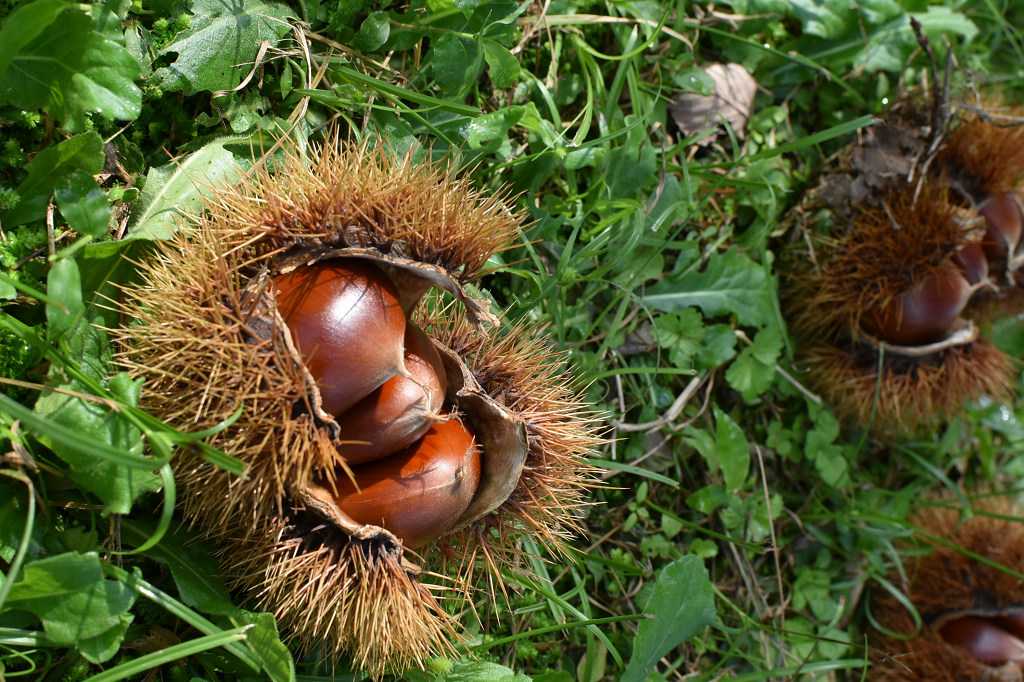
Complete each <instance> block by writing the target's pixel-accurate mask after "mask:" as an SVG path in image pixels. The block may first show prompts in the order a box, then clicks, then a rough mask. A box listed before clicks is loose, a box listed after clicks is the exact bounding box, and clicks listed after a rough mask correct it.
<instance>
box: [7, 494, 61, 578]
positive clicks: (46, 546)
mask: <svg viewBox="0 0 1024 682" xmlns="http://www.w3.org/2000/svg"><path fill="white" fill-rule="evenodd" d="M27 514H28V488H27V487H26V486H25V485H24V484H23V483H21V482H19V481H15V480H14V479H13V478H9V477H7V476H0V559H3V560H4V561H6V562H8V563H10V561H11V559H13V558H14V553H15V552H17V551H18V546H19V545H21V541H22V539H23V538H22V535H23V533H24V532H25V518H26V516H27ZM62 551H63V549H62V547H61V544H60V542H58V541H57V538H56V537H55V536H54V535H53V533H52V529H51V527H50V522H49V520H48V519H47V517H46V515H45V514H40V513H37V514H36V515H35V519H34V521H33V524H32V535H31V536H30V537H29V545H28V550H27V554H26V556H27V557H28V558H29V559H40V558H42V557H45V556H47V555H50V554H60V553H61V552H62Z"/></svg>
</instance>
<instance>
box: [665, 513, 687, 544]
mask: <svg viewBox="0 0 1024 682" xmlns="http://www.w3.org/2000/svg"><path fill="white" fill-rule="evenodd" d="M682 529H683V524H682V522H680V521H678V520H676V519H674V518H672V517H671V516H668V515H666V514H662V515H661V532H662V533H664V534H665V537H667V538H668V539H669V540H671V539H672V538H674V537H675V536H676V535H678V534H679V531H681V530H682Z"/></svg>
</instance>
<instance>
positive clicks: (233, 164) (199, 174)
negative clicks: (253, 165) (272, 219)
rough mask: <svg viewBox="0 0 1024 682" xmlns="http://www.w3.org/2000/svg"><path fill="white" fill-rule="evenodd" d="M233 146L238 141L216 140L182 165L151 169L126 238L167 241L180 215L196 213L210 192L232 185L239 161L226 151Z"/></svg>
mask: <svg viewBox="0 0 1024 682" xmlns="http://www.w3.org/2000/svg"><path fill="white" fill-rule="evenodd" d="M232 142H237V140H236V139H234V138H226V139H223V140H217V141H216V142H211V143H210V144H208V145H206V146H205V147H203V148H202V149H200V150H199V151H197V152H194V153H193V154H192V155H191V156H189V157H188V158H186V159H184V160H182V161H175V162H172V163H169V164H167V165H165V166H158V167H153V168H150V169H149V173H148V174H147V175H146V186H145V187H144V188H143V190H142V194H141V195H140V196H139V200H138V201H136V202H135V206H134V207H133V208H132V215H131V218H130V219H129V222H128V232H127V234H128V236H129V237H132V238H135V239H169V238H170V237H171V235H173V234H174V232H175V230H177V226H178V224H179V222H180V220H181V216H182V215H183V214H187V213H195V212H197V211H198V210H199V208H200V207H201V206H202V203H203V197H204V196H206V195H207V194H208V193H209V191H210V188H215V187H217V186H218V185H225V184H229V183H232V182H235V181H236V180H237V179H238V178H239V177H240V170H241V167H242V159H240V158H239V157H237V156H235V155H234V154H232V153H231V152H230V151H228V150H227V149H226V148H225V145H226V144H230V143H232Z"/></svg>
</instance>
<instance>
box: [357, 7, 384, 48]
mask: <svg viewBox="0 0 1024 682" xmlns="http://www.w3.org/2000/svg"><path fill="white" fill-rule="evenodd" d="M390 35H391V24H390V22H389V21H388V13H387V12H370V14H369V15H368V16H367V17H366V18H365V19H363V24H362V25H361V26H360V27H359V32H358V33H356V36H355V37H354V38H353V39H352V47H354V48H355V49H357V50H359V51H360V52H376V51H377V50H378V49H380V47H381V45H383V44H384V43H386V42H387V41H388V36H390Z"/></svg>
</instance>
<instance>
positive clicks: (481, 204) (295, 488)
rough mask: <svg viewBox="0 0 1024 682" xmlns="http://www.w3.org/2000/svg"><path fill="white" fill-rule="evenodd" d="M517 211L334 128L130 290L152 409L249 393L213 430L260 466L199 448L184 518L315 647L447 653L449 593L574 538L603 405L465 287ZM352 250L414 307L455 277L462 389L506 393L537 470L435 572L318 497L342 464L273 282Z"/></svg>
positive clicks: (177, 246)
mask: <svg viewBox="0 0 1024 682" xmlns="http://www.w3.org/2000/svg"><path fill="white" fill-rule="evenodd" d="M519 218H520V216H519V215H517V214H515V213H513V212H510V211H508V210H507V209H506V208H505V207H504V206H503V204H502V203H501V201H500V200H499V199H496V198H489V197H485V196H483V195H481V194H479V193H477V192H476V191H474V190H472V188H471V187H470V186H469V185H468V183H466V182H465V181H461V180H456V179H454V178H452V177H451V176H450V175H448V174H447V173H445V172H444V171H443V169H442V168H441V167H440V166H438V165H427V166H421V165H417V164H415V163H413V161H412V158H411V157H406V158H404V159H402V160H398V161H395V160H394V159H392V158H391V157H390V156H388V154H387V153H386V152H384V151H383V150H381V149H378V148H371V147H370V146H368V145H362V146H360V147H345V146H343V145H341V144H340V143H338V141H337V140H332V141H330V143H329V144H327V145H326V146H325V147H324V148H322V149H320V150H319V151H317V152H316V153H315V154H314V155H313V158H312V159H311V160H307V159H304V158H303V157H301V156H300V155H298V154H297V153H294V152H289V153H288V155H287V156H286V158H285V159H284V161H280V162H278V164H277V166H276V168H275V173H274V174H270V173H269V172H267V171H266V170H261V171H259V172H258V173H257V175H256V177H255V179H254V180H253V181H251V182H248V183H245V184H242V185H240V186H238V187H236V188H233V189H229V190H224V191H221V192H219V193H217V194H216V195H215V196H214V197H213V198H212V199H211V200H209V201H208V203H207V206H206V211H205V213H204V214H203V215H202V216H200V217H198V218H195V219H194V220H193V221H192V223H191V224H188V225H182V227H181V229H180V230H179V231H178V233H177V234H176V235H175V237H174V238H173V239H172V240H171V241H169V242H166V243H162V244H159V245H158V246H157V249H156V251H157V255H156V257H155V258H153V259H151V260H148V261H146V262H144V263H142V264H140V271H141V276H142V283H141V284H140V285H138V286H134V285H133V286H131V287H129V288H127V289H126V291H125V301H124V303H122V304H121V311H122V312H123V313H124V314H125V316H126V317H127V318H130V319H132V320H133V323H132V324H131V325H130V326H129V327H127V328H125V329H122V330H120V332H119V345H120V351H119V355H118V358H119V361H120V362H121V364H122V366H123V367H125V368H126V369H127V370H129V371H130V372H131V373H132V374H133V375H135V376H142V377H145V378H146V379H147V384H146V386H147V391H146V392H145V393H144V395H143V404H144V406H145V407H146V408H147V409H148V410H149V411H150V412H151V413H153V414H154V415H156V416H157V417H159V418H160V419H162V420H164V421H166V422H168V423H169V424H172V425H174V426H175V427H177V428H179V429H181V430H183V431H199V430H206V429H210V428H212V427H216V426H218V425H219V424H221V423H222V422H224V421H225V420H226V419H228V418H229V417H230V416H231V415H232V414H233V413H234V412H235V411H236V409H238V408H239V407H241V408H242V410H241V416H240V417H239V418H238V420H237V421H235V422H234V423H233V424H231V425H230V426H228V427H227V428H225V429H223V430H221V431H220V432H218V433H217V434H215V435H213V436H211V437H210V439H209V440H208V442H209V444H210V445H212V446H214V447H217V448H220V449H222V450H224V451H225V452H226V453H228V454H230V455H232V456H235V457H238V458H239V459H241V460H242V461H243V462H245V464H246V466H247V472H246V475H245V476H243V477H238V478H236V477H233V476H231V475H230V474H228V473H226V472H224V471H222V470H220V469H218V468H217V467H215V466H213V465H211V464H209V463H207V462H206V461H204V460H203V459H202V457H201V454H200V453H199V452H197V451H193V450H187V451H184V452H182V453H181V454H180V456H179V458H178V460H177V470H176V474H177V479H178V482H179V486H180V490H181V495H180V499H181V501H182V506H183V507H184V510H185V516H186V519H187V520H188V521H189V522H190V523H192V524H193V525H195V526H197V527H199V528H200V529H201V530H202V531H203V532H204V533H206V534H207V535H208V536H209V537H211V538H213V539H214V540H215V541H217V542H218V543H220V545H221V547H222V554H221V556H222V560H221V563H222V566H223V568H224V571H225V574H226V576H227V577H228V578H229V579H230V581H231V583H232V585H233V586H234V587H235V588H238V589H240V590H242V591H244V593H245V594H246V595H247V596H248V597H249V598H251V599H253V600H254V601H255V602H257V603H258V604H260V605H261V606H262V607H264V608H267V609H268V610H271V611H273V612H275V613H276V614H277V615H278V617H279V619H280V620H281V622H282V624H283V625H284V626H285V628H286V629H289V630H290V635H291V636H292V637H293V638H296V639H298V640H300V641H301V642H302V645H303V647H304V648H305V649H307V650H309V649H312V648H316V649H317V650H319V651H320V652H321V653H322V654H323V655H324V656H325V657H327V658H329V659H331V660H333V661H335V662H337V661H338V659H339V657H341V656H342V655H347V656H351V658H352V660H353V661H354V662H355V663H356V664H357V665H358V666H360V667H362V668H364V669H366V670H368V671H370V672H371V673H373V674H374V675H380V674H382V673H383V672H385V671H387V670H391V669H396V668H402V667H405V666H408V665H422V664H423V663H424V661H425V660H426V658H427V657H429V656H433V655H440V654H445V653H450V652H451V644H450V640H449V636H451V635H453V633H454V629H455V625H456V624H455V622H454V621H453V620H452V618H451V617H450V616H448V615H447V613H448V611H447V609H446V608H445V606H444V604H443V602H442V600H440V596H441V595H449V594H450V595H453V596H458V597H465V596H466V595H467V594H468V592H469V591H470V589H471V587H470V585H471V583H473V582H474V580H475V576H477V575H478V574H479V571H480V570H481V569H483V570H486V571H488V572H489V575H491V576H492V577H493V576H500V574H501V572H502V570H504V568H506V565H505V564H504V563H502V562H505V561H512V563H511V564H510V565H509V566H510V567H514V565H515V560H516V559H517V558H518V555H519V550H518V549H517V545H516V544H515V541H514V535H519V534H521V533H530V534H533V535H534V536H535V537H536V538H537V540H538V541H543V542H548V544H549V545H550V543H551V542H554V543H555V545H556V546H560V544H559V541H561V540H563V539H564V538H566V537H567V536H568V533H569V532H570V531H571V530H572V529H573V528H575V524H576V521H575V520H574V519H575V517H574V514H575V512H576V511H577V510H578V508H579V506H580V505H581V504H583V495H584V491H585V488H586V486H587V485H588V483H589V481H590V475H591V473H592V470H591V469H590V468H589V467H588V466H587V465H586V464H585V460H584V457H585V455H586V452H587V451H588V450H589V449H590V448H592V447H593V446H595V445H596V444H597V442H598V437H597V436H596V431H595V429H596V421H597V420H596V418H595V417H594V416H593V415H591V414H590V413H589V411H588V410H587V409H586V408H585V407H584V406H583V404H582V403H581V402H580V401H579V399H578V398H577V397H576V396H575V395H574V394H573V393H572V391H571V390H569V389H568V388H567V384H566V377H565V374H564V367H563V364H564V363H563V362H561V358H559V357H558V356H557V354H555V353H552V352H551V351H549V350H548V349H547V348H546V346H545V345H544V343H543V342H542V341H541V340H529V339H526V340H520V339H518V337H519V336H521V335H524V334H525V332H526V329H525V327H515V328H513V329H512V330H506V333H499V332H498V331H497V330H494V331H492V332H490V333H489V334H488V333H485V332H484V331H483V329H482V327H481V325H480V324H479V321H478V320H479V319H480V318H482V317H483V316H482V315H480V314H479V313H480V312H481V311H484V312H486V311H485V309H483V308H480V307H478V306H476V304H475V303H474V302H473V301H470V300H469V299H468V298H467V297H466V296H465V293H464V291H463V289H462V284H463V283H464V282H467V281H469V280H470V279H472V278H473V277H476V276H478V275H479V274H480V273H481V269H482V268H483V266H484V264H485V262H486V261H487V259H488V258H489V256H490V255H491V254H492V253H493V252H494V251H495V250H498V249H501V248H504V246H505V245H506V244H507V243H508V242H509V240H510V239H511V238H512V237H513V236H514V235H515V234H517V231H518V225H519ZM338 256H347V257H360V258H369V259H371V260H373V261H374V262H376V263H378V264H380V265H381V266H382V267H384V268H385V269H386V270H387V271H388V272H389V274H391V275H392V276H393V277H394V276H398V277H400V278H404V279H403V281H402V282H401V283H397V284H398V286H399V289H400V290H402V289H412V290H413V292H414V295H413V296H411V297H410V298H409V302H411V304H413V305H414V303H415V301H416V300H417V299H418V297H419V293H421V291H422V290H424V289H425V288H426V285H429V284H438V285H440V286H443V287H445V288H447V289H449V290H450V291H451V293H452V294H453V296H454V298H455V299H456V300H457V301H460V302H461V303H456V304H455V305H456V306H463V307H459V308H458V309H459V310H460V311H461V312H460V313H458V314H456V313H455V312H454V309H452V310H448V311H446V312H444V313H438V314H436V315H432V316H430V317H429V326H430V331H431V333H432V335H433V337H434V338H435V339H441V340H442V341H445V342H447V343H450V344H454V346H453V347H452V350H453V351H454V353H449V355H453V357H455V358H456V359H455V360H454V362H456V363H458V366H459V367H463V368H464V367H465V366H464V365H463V364H462V363H461V361H460V360H458V358H459V357H461V358H464V359H466V360H467V362H468V363H469V364H470V365H471V368H470V369H471V370H472V373H474V375H475V373H476V372H480V377H481V381H482V382H484V383H485V388H486V391H482V392H480V394H479V396H478V397H477V398H474V397H473V396H472V395H470V396H468V397H465V396H463V397H459V398H458V400H459V401H460V402H459V405H460V408H465V407H466V405H463V404H462V402H461V401H463V400H465V401H468V403H469V404H472V403H473V402H474V401H476V402H477V403H478V404H480V405H483V406H484V407H487V406H490V407H491V408H494V409H493V410H492V411H495V410H496V411H497V412H498V413H499V414H497V416H496V417H495V418H498V419H505V421H508V422H509V423H510V424H512V425H513V426H515V428H514V429H512V431H510V433H517V432H518V433H522V434H523V435H522V436H520V437H519V438H520V439H521V440H523V441H525V444H524V445H523V449H524V450H526V451H527V452H526V453H525V454H524V455H523V457H522V459H523V460H525V465H526V466H525V468H523V470H522V476H521V477H519V478H518V480H516V481H514V486H509V489H508V491H507V493H504V495H505V496H503V497H501V498H499V499H497V501H495V502H494V503H493V504H490V505H488V506H486V507H485V508H483V510H482V511H481V512H480V513H481V514H483V516H481V517H480V518H469V519H465V523H464V525H463V527H462V528H459V529H458V530H457V531H456V532H453V533H452V534H450V535H449V536H447V537H445V538H442V540H441V541H439V542H437V543H435V544H434V545H432V546H430V547H428V548H426V549H425V550H424V551H423V555H422V557H421V561H422V562H423V564H424V566H427V567H434V568H437V570H438V571H439V572H438V573H429V572H424V571H422V570H421V569H420V568H418V567H416V566H413V565H412V564H410V563H409V562H408V559H407V557H406V556H405V554H406V551H405V550H404V549H403V548H402V547H401V546H400V544H398V543H397V541H396V540H395V538H394V536H391V535H390V533H388V532H387V531H385V530H383V529H376V530H375V529H374V527H370V526H365V527H362V528H360V529H359V530H358V532H357V533H355V534H353V529H352V528H351V527H350V526H348V525H346V524H345V523H341V525H338V524H333V525H332V523H331V522H330V519H331V515H330V514H326V515H325V514H323V513H321V512H322V511H323V510H317V509H315V507H310V506H309V504H306V505H305V506H304V501H307V502H309V501H311V500H312V498H308V497H307V493H308V492H309V490H311V489H312V488H315V486H314V485H312V484H313V481H314V479H316V478H321V479H326V480H328V481H329V480H330V478H331V476H333V475H336V472H337V471H339V470H340V469H344V467H345V463H344V461H343V459H342V458H341V457H340V456H339V455H338V454H337V452H336V451H335V448H334V447H333V445H332V444H331V439H332V433H334V431H333V430H332V424H333V420H332V418H331V417H330V416H329V415H326V414H325V413H323V412H322V411H321V410H320V409H319V391H318V390H317V389H316V387H315V383H314V382H313V379H312V377H311V375H310V374H309V372H308V371H307V370H306V369H305V367H304V366H303V364H302V361H301V356H300V355H299V354H298V353H297V351H296V349H295V347H294V344H293V343H292V341H291V337H290V334H289V333H288V330H287V328H286V326H285V325H284V322H283V320H282V319H281V317H280V316H279V315H278V314H277V312H276V304H275V303H274V296H275V294H274V290H273V287H272V286H270V284H271V283H272V279H271V278H272V276H273V275H274V274H275V273H278V272H286V271H288V269H293V268H296V267H303V266H304V265H305V264H308V263H312V262H316V261H318V260H321V259H324V258H333V257H338ZM409 276H411V277H412V280H415V281H407V280H408V277H409ZM424 283H426V285H425V284H424ZM406 302H407V301H403V304H404V303H406ZM410 309H411V308H410ZM424 321H427V318H424ZM493 335H497V336H495V338H493V339H491V338H489V337H490V336H493ZM446 362H447V361H446ZM450 386H451V384H450ZM470 388H472V390H479V389H478V387H475V386H474V387H470ZM449 398H450V399H452V396H451V395H450V396H449ZM485 404H486V405H485ZM501 406H504V407H501ZM488 409H490V408H488ZM501 413H504V414H506V417H504V418H503V417H501ZM470 416H471V417H472V415H470ZM334 428H336V426H335V427H334ZM516 429H518V431H516ZM490 436H491V434H489V433H488V434H485V437H484V440H485V441H486V440H487V437H490ZM520 461H521V462H522V460H520ZM514 470H515V471H516V472H517V475H518V471H519V470H518V468H514ZM508 493H510V494H508ZM506 497H507V499H506ZM498 504H500V507H499V508H498V509H497V510H495V509H494V507H495V506H497V505H498ZM343 528H344V529H345V530H346V531H347V532H342V530H341V529H343ZM481 553H482V558H481ZM442 573H443V574H444V575H447V576H455V578H454V579H450V578H445V579H442V578H441V574H442ZM430 576H435V577H434V578H430V579H429V581H428V583H424V582H423V580H422V579H423V578H425V577H427V578H429V577H430ZM444 580H452V582H451V584H448V585H444V586H442V585H441V583H443V582H444ZM438 581H441V582H438ZM332 590H338V591H339V592H334V591H332Z"/></svg>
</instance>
